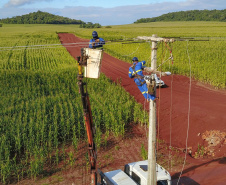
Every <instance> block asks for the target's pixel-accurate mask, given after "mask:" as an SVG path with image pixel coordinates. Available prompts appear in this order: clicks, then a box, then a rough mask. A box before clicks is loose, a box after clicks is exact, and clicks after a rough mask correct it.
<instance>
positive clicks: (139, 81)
mask: <svg viewBox="0 0 226 185" xmlns="http://www.w3.org/2000/svg"><path fill="white" fill-rule="evenodd" d="M132 62H133V65H132V66H131V67H130V68H129V77H130V78H134V82H135V83H136V85H137V87H138V88H139V90H140V91H141V93H142V94H143V96H144V98H145V99H147V100H148V101H150V100H155V95H151V94H148V87H147V84H146V81H145V80H144V75H143V69H144V68H145V66H144V64H145V63H146V62H145V61H141V62H139V61H138V58H137V57H133V59H132Z"/></svg>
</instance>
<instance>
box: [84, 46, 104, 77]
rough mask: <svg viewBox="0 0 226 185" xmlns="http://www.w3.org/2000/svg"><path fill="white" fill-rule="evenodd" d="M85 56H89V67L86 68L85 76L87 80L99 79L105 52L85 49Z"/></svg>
mask: <svg viewBox="0 0 226 185" xmlns="http://www.w3.org/2000/svg"><path fill="white" fill-rule="evenodd" d="M83 49H84V54H85V55H86V56H88V59H87V66H86V67H85V72H84V76H85V77H87V78H99V77H100V68H101V62H102V57H103V50H99V49H91V48H83Z"/></svg>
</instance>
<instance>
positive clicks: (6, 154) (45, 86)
mask: <svg viewBox="0 0 226 185" xmlns="http://www.w3.org/2000/svg"><path fill="white" fill-rule="evenodd" d="M224 29H225V23H208V24H207V23H202V24H196V23H180V24H179V23H151V24H133V25H124V26H112V28H104V27H103V28H100V29H98V30H97V31H98V33H99V36H101V37H103V38H104V39H105V40H106V41H110V40H111V41H115V40H119V39H130V38H135V37H137V36H140V35H141V36H143V35H144V36H145V35H146V36H150V35H152V34H157V35H158V36H161V37H165V36H167V37H176V36H177V37H192V36H195V37H203V36H204V37H205V38H206V37H211V39H212V40H211V39H210V41H202V42H199V41H196V42H191V41H188V42H187V41H185V42H174V43H173V44H171V45H170V47H172V49H173V55H174V65H173V70H174V71H173V72H174V73H178V74H183V75H188V74H189V61H188V60H189V57H190V59H191V68H192V75H193V77H194V78H196V79H199V80H202V81H204V82H207V83H209V84H213V85H214V86H216V87H219V88H223V89H224V88H225V81H226V80H225V71H226V70H225V65H226V62H225V58H224V56H225V48H224V46H225V42H226V41H225V37H226V33H225V32H223V30H224ZM92 31H93V30H90V29H83V28H78V26H72V25H4V26H3V27H1V28H0V39H1V42H0V98H1V101H0V117H1V119H0V134H1V137H0V181H1V182H2V183H9V182H15V181H19V180H21V179H23V178H24V177H31V178H33V177H36V176H38V175H40V174H43V173H46V170H47V168H46V166H48V168H50V169H53V168H54V169H56V168H57V165H58V164H59V163H60V161H65V163H67V162H66V159H68V157H69V158H70V160H71V161H76V159H77V155H78V149H77V147H78V145H79V143H80V142H81V141H83V140H86V137H84V135H85V133H86V132H85V128H84V120H83V113H82V107H81V99H80V94H79V93H78V92H79V90H78V85H77V65H76V61H75V59H74V58H72V57H71V56H70V54H69V53H68V52H67V51H66V49H65V48H64V47H63V46H61V45H60V41H59V39H58V36H57V34H56V33H57V32H70V33H74V34H75V35H77V36H80V37H83V38H90V37H91V34H92ZM104 48H105V51H106V52H108V53H110V54H112V55H114V56H115V57H117V58H120V59H123V60H124V61H127V62H130V60H131V58H132V57H133V56H137V57H138V58H139V59H140V60H146V61H147V63H148V64H149V63H150V54H151V49H150V43H129V44H122V43H121V42H106V45H105V46H104ZM158 48H159V49H158V63H159V64H160V63H162V62H163V61H164V60H167V58H168V57H169V50H168V48H167V47H166V46H165V45H164V44H162V43H160V44H159V46H158ZM188 52H189V55H188ZM188 56H189V57H188ZM169 67H170V65H169V63H168V62H167V63H165V64H164V65H163V70H168V69H169ZM87 84H88V86H87V88H88V92H89V96H90V101H91V106H92V113H93V119H94V124H95V126H96V138H95V139H96V143H97V146H98V147H100V146H101V145H102V144H103V143H106V140H107V138H108V137H109V135H111V134H114V135H115V136H119V135H121V136H122V135H123V134H124V133H125V132H126V131H125V128H126V125H127V124H129V123H130V122H141V123H146V122H148V121H147V118H148V116H147V115H145V114H146V113H144V112H143V110H142V107H141V105H140V104H137V103H136V102H135V100H134V99H133V98H132V97H130V95H129V94H128V93H126V92H125V91H124V89H123V88H121V87H120V86H117V85H115V84H114V83H112V82H111V81H110V80H109V79H107V78H106V77H105V76H104V75H103V74H101V77H100V79H98V80H93V79H87ZM68 145H69V146H73V150H71V151H70V153H68V152H66V149H67V147H68ZM68 163H70V161H69V162H68Z"/></svg>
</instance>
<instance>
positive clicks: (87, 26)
mask: <svg viewBox="0 0 226 185" xmlns="http://www.w3.org/2000/svg"><path fill="white" fill-rule="evenodd" d="M80 28H101V25H100V24H99V23H95V24H93V23H92V22H87V23H82V24H80Z"/></svg>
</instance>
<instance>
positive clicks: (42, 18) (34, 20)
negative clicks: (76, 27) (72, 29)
mask: <svg viewBox="0 0 226 185" xmlns="http://www.w3.org/2000/svg"><path fill="white" fill-rule="evenodd" d="M0 22H2V23H8V24H82V23H84V22H83V21H81V20H75V19H70V18H67V17H62V16H58V15H53V14H50V13H47V12H41V11H37V12H33V13H29V14H26V15H22V16H16V17H12V18H6V19H0Z"/></svg>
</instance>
